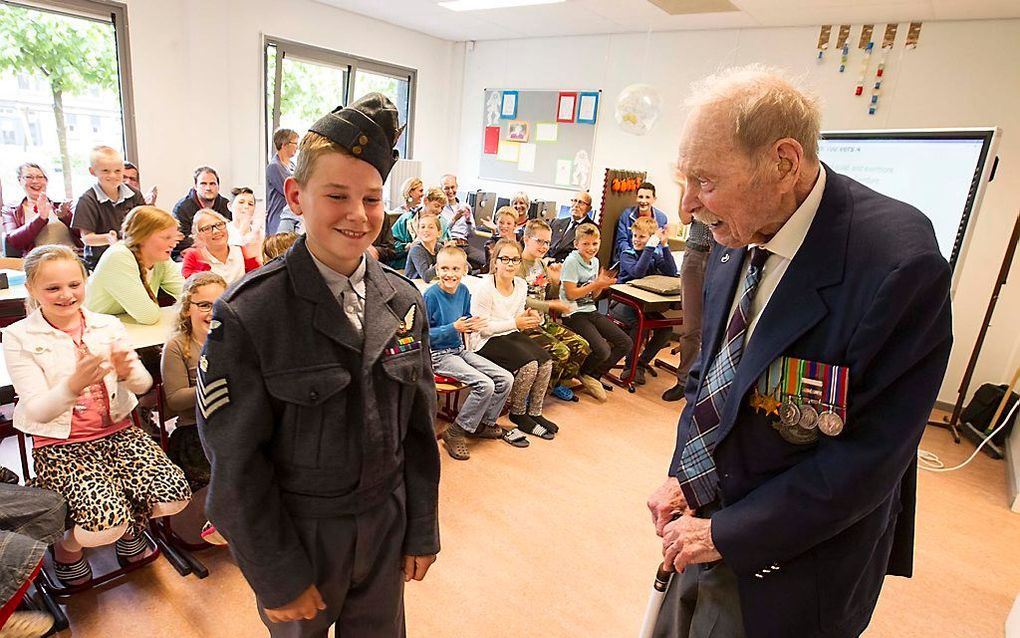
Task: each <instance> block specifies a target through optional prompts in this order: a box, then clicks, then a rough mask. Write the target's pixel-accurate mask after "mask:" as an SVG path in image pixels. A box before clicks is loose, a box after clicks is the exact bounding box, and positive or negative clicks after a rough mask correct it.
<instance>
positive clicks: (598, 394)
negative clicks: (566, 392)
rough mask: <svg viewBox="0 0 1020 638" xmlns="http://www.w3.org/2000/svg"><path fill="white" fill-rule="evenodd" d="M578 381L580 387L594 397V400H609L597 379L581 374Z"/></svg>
mask: <svg viewBox="0 0 1020 638" xmlns="http://www.w3.org/2000/svg"><path fill="white" fill-rule="evenodd" d="M578 380H579V381H580V382H581V385H583V386H584V389H585V390H586V391H587V392H588V394H590V395H592V396H593V397H595V399H596V400H598V401H605V400H607V399H608V398H609V397H607V396H606V390H605V388H603V387H602V382H601V381H599V380H598V379H596V378H594V377H590V376H588V375H587V374H582V375H581V376H580V377H578Z"/></svg>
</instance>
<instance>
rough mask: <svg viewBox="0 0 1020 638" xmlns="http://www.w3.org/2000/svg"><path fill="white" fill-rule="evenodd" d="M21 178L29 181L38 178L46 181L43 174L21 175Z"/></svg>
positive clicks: (37, 179)
mask: <svg viewBox="0 0 1020 638" xmlns="http://www.w3.org/2000/svg"><path fill="white" fill-rule="evenodd" d="M21 179H23V180H25V181H26V182H31V181H39V180H42V181H46V180H47V179H48V178H47V177H46V176H45V175H22V176H21Z"/></svg>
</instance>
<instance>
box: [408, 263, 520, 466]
mask: <svg viewBox="0 0 1020 638" xmlns="http://www.w3.org/2000/svg"><path fill="white" fill-rule="evenodd" d="M467 269H468V261H467V254H466V253H465V252H464V251H463V250H461V249H460V248H457V247H456V246H447V247H446V248H443V249H442V250H440V251H439V254H437V255H436V280H437V283H436V284H435V285H432V286H429V287H428V288H427V289H426V290H425V293H424V294H423V295H422V296H423V297H425V308H426V310H427V312H428V319H429V341H430V342H431V347H432V370H433V371H434V372H435V373H436V374H438V375H440V376H444V377H451V378H454V379H456V380H458V381H460V382H461V383H463V384H464V385H466V386H467V387H468V388H470V392H469V393H468V396H467V398H466V399H465V400H464V404H463V405H462V406H461V407H460V412H458V413H457V420H456V421H455V422H454V423H452V424H451V425H450V427H449V428H447V430H446V431H445V432H443V443H445V444H446V451H447V452H449V453H450V456H452V457H453V458H455V459H457V460H458V461H466V460H467V459H469V458H471V453H470V452H469V451H468V448H467V441H466V436H468V435H470V436H474V437H479V438H486V439H499V438H504V432H503V429H502V428H501V427H499V426H498V425H496V419H497V418H498V417H499V413H500V412H502V411H503V405H504V404H505V403H506V398H507V395H509V394H510V388H511V387H512V386H513V384H514V375H512V374H510V373H509V372H507V371H506V370H504V369H503V368H501V367H499V366H498V365H496V364H495V363H492V362H491V361H489V360H488V359H486V358H485V357H483V356H481V355H478V354H475V353H474V352H471V351H469V350H468V349H467V348H465V347H464V336H465V335H470V334H472V333H474V332H478V331H479V330H481V329H482V328H484V327H485V325H486V324H487V323H488V320H487V319H486V318H485V317H472V316H471V293H470V292H468V289H467V287H466V286H465V285H464V284H462V283H460V280H461V279H463V278H464V275H465V273H467Z"/></svg>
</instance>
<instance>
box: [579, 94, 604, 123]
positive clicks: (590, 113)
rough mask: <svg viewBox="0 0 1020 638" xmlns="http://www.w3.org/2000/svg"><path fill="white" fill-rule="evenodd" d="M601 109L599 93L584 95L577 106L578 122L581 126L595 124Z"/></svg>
mask: <svg viewBox="0 0 1020 638" xmlns="http://www.w3.org/2000/svg"><path fill="white" fill-rule="evenodd" d="M598 108H599V94H598V93H582V94H581V95H580V97H579V101H578V106H577V121H578V123H580V124H594V123H595V116H596V114H597V113H598Z"/></svg>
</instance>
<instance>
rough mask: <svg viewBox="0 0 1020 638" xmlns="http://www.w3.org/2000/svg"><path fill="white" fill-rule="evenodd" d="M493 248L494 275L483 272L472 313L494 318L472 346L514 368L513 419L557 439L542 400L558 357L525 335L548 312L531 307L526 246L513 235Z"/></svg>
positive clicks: (521, 426) (526, 428)
mask: <svg viewBox="0 0 1020 638" xmlns="http://www.w3.org/2000/svg"><path fill="white" fill-rule="evenodd" d="M492 252H493V255H494V257H493V259H492V263H491V264H490V265H489V273H490V274H489V275H487V276H485V277H482V283H481V284H479V286H478V287H477V288H476V289H475V291H474V292H473V293H472V295H471V315H472V316H474V317H483V318H485V319H487V320H488V323H487V324H486V326H485V327H484V328H482V329H481V330H480V331H479V332H478V337H479V338H478V339H477V340H475V341H474V343H472V344H471V345H472V349H473V350H474V351H475V352H477V353H478V354H480V355H482V356H483V357H485V358H486V359H488V360H489V361H491V362H493V363H495V364H496V365H498V366H499V367H501V368H503V369H504V370H509V371H511V372H513V373H514V385H513V388H511V390H510V398H509V401H508V402H509V404H510V421H511V422H513V424H514V425H516V426H517V427H518V428H519V429H521V430H524V431H525V432H527V433H528V434H532V435H534V436H538V437H541V438H543V439H551V438H553V436H554V435H555V434H556V432H557V431H558V430H559V428H558V427H557V426H556V424H555V423H553V422H552V421H550V420H549V419H547V418H545V417H544V416H542V402H543V401H544V400H545V393H546V390H548V389H549V378H550V376H551V375H552V358H551V357H550V356H549V353H548V352H546V351H545V350H543V349H542V347H541V346H539V345H538V344H537V343H535V342H534V341H532V340H531V339H529V338H528V337H527V335H525V334H524V333H525V331H528V330H532V329H534V328H538V327H539V326H540V325H542V315H541V314H539V313H538V312H536V311H535V310H533V309H531V308H527V309H525V301H526V299H527V296H528V284H527V282H525V281H524V280H523V279H521V278H520V277H518V276H517V270H518V268H520V266H521V247H520V246H519V245H518V244H517V242H516V241H514V240H513V239H506V238H504V239H501V240H499V241H498V242H496V245H495V246H494V247H493V249H492ZM511 443H512V441H511Z"/></svg>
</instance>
